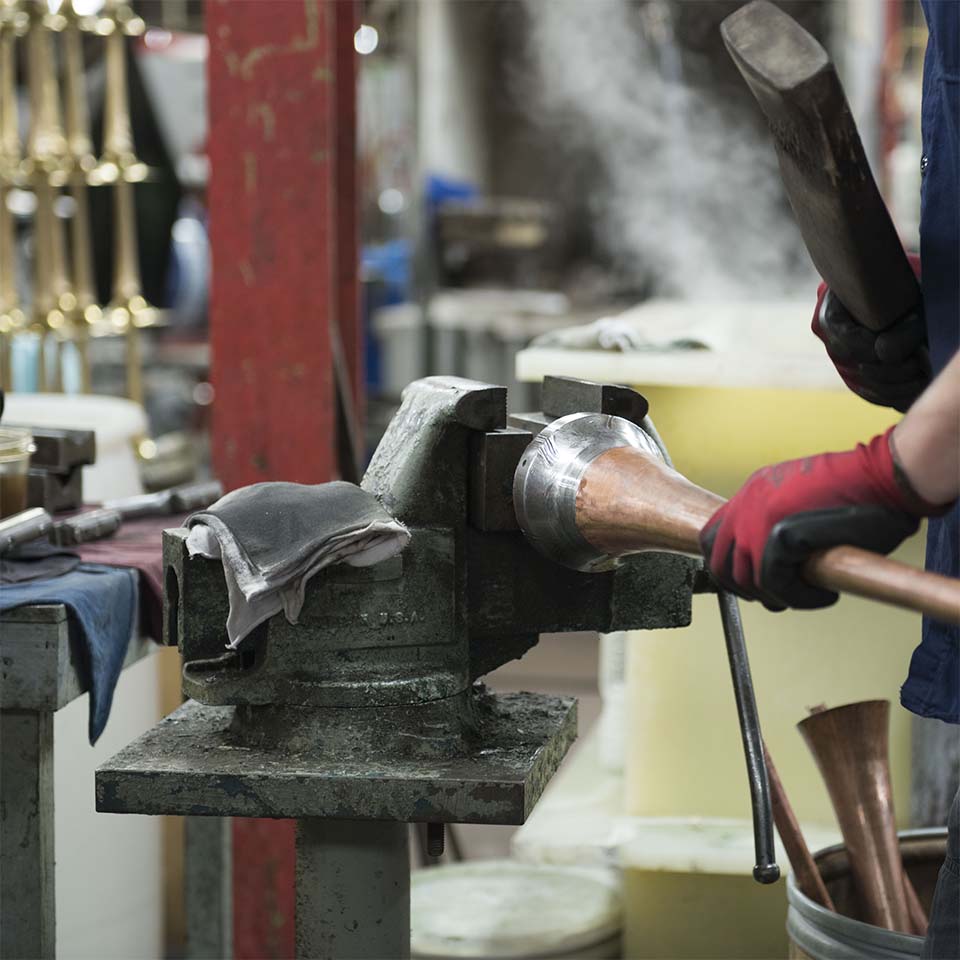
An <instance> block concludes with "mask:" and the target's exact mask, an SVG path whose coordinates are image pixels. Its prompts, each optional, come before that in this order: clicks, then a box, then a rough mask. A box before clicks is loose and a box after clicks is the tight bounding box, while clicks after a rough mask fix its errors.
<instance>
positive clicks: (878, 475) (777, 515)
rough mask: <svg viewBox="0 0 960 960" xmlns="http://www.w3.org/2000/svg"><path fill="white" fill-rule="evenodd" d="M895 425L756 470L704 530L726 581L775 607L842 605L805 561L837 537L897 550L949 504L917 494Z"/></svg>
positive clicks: (718, 575) (708, 553)
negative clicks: (844, 447) (842, 446)
mask: <svg viewBox="0 0 960 960" xmlns="http://www.w3.org/2000/svg"><path fill="white" fill-rule="evenodd" d="M892 432H893V428H891V429H890V430H888V431H887V433H885V434H882V435H881V436H878V437H875V438H874V439H873V440H872V441H871V442H870V444H869V445H867V446H864V445H863V444H859V445H858V446H857V448H856V449H855V450H849V451H847V452H845V453H824V454H820V455H819V456H815V457H805V458H804V459H802V460H788V461H786V462H785V463H778V464H775V465H773V466H769V467H764V468H763V469H762V470H758V471H757V472H756V473H755V474H753V476H751V477H750V479H749V480H747V482H746V483H745V484H744V485H743V487H742V488H741V489H740V491H739V492H738V493H737V494H736V495H735V496H734V497H733V498H732V499H731V500H729V501H728V502H727V503H725V504H724V505H723V506H722V507H721V508H720V509H719V510H718V511H717V512H716V513H715V514H714V515H713V516H712V517H711V518H710V520H709V521H708V522H707V524H706V525H705V526H704V528H703V530H702V531H701V532H700V545H701V548H702V549H703V555H704V558H705V559H706V562H707V566H708V568H709V569H710V572H711V573H712V574H713V576H714V578H715V579H716V580H717V581H719V583H720V584H721V585H722V586H723V587H725V588H727V589H728V590H732V591H733V592H734V593H737V594H739V595H740V596H742V597H746V598H747V599H749V600H754V599H756V600H761V601H762V602H763V604H764V605H765V606H766V607H768V608H769V609H771V610H782V609H784V608H785V607H800V608H813V607H825V606H829V605H830V604H831V603H834V602H835V601H836V599H837V594H836V593H834V592H832V591H830V590H824V589H822V588H820V587H814V586H811V585H810V584H809V583H807V582H806V581H805V580H804V579H803V574H802V570H803V565H804V563H805V562H806V561H807V560H808V559H809V557H810V556H811V554H813V553H815V552H817V551H819V550H823V549H826V548H828V547H834V546H837V545H838V544H852V545H853V546H857V547H863V548H865V549H867V550H872V551H874V552H876V553H889V552H890V551H891V550H893V549H894V547H896V546H897V545H898V544H899V543H900V542H901V541H902V540H904V539H905V538H906V537H908V536H910V534H912V533H914V532H915V531H916V529H917V526H918V525H919V518H920V517H922V516H927V515H932V514H935V513H938V512H941V509H942V508H939V507H937V506H934V505H932V504H928V503H926V502H925V501H923V500H922V499H921V498H920V497H919V496H917V494H916V493H914V492H913V491H912V490H911V488H910V485H909V482H908V481H907V479H906V476H905V475H904V474H903V471H902V470H901V469H900V468H899V467H898V466H897V464H896V461H895V458H894V453H893V449H892V446H891V434H892Z"/></svg>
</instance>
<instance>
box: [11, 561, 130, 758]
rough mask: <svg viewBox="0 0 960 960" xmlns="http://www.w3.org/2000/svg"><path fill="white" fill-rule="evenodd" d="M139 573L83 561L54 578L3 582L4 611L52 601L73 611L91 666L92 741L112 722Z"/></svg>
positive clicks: (89, 671)
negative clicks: (108, 720)
mask: <svg viewBox="0 0 960 960" xmlns="http://www.w3.org/2000/svg"><path fill="white" fill-rule="evenodd" d="M136 577H137V575H136V573H135V571H133V570H118V569H115V568H113V567H103V566H99V565H97V564H92V563H84V564H81V565H80V566H79V567H77V568H76V569H75V570H71V571H70V572H69V573H65V574H64V575H63V576H59V577H54V578H52V579H50V580H30V581H28V582H25V583H17V584H4V585H3V586H2V587H0V611H3V610H10V609H12V608H13V607H23V606H27V605H30V604H53V603H62V604H63V605H64V606H65V607H66V608H67V609H68V610H69V612H70V615H71V617H70V620H71V627H73V626H74V625H76V628H77V637H78V639H79V641H80V644H81V649H82V650H83V653H84V656H83V658H82V661H83V663H84V664H85V666H86V668H87V670H88V682H89V686H90V715H89V737H90V743H96V741H97V738H98V737H99V736H100V734H101V733H103V728H104V727H105V726H106V724H107V717H109V716H110V705H111V703H112V702H113V691H114V688H115V687H116V685H117V679H118V678H119V676H120V671H121V669H122V668H123V660H124V657H126V655H127V646H128V645H129V643H130V637H131V635H132V633H133V629H134V624H135V622H136V621H135V617H136V614H137V579H136ZM71 639H72V637H71Z"/></svg>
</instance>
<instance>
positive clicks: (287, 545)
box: [186, 481, 410, 648]
mask: <svg viewBox="0 0 960 960" xmlns="http://www.w3.org/2000/svg"><path fill="white" fill-rule="evenodd" d="M186 523H187V526H188V527H189V528H190V533H189V535H188V536H187V550H188V551H189V553H190V556H191V557H194V556H202V557H209V558H211V559H221V560H222V561H223V570H224V574H225V576H226V580H227V589H228V592H229V595H230V613H229V616H228V618H227V636H228V637H229V641H230V642H229V644H228V646H229V647H231V648H234V647H236V646H237V644H239V643H240V641H241V640H243V638H244V637H246V636H247V635H248V634H249V633H250V631H251V630H253V629H254V628H255V627H256V626H258V625H259V624H261V623H263V622H264V620H267V619H269V618H270V617H272V616H273V615H274V614H275V613H279V612H280V611H281V610H282V611H283V612H284V614H285V615H286V617H287V620H289V621H290V623H296V622H297V618H298V617H299V615H300V610H301V608H302V607H303V599H304V591H305V589H306V585H307V582H308V581H309V580H310V578H311V577H313V576H314V575H315V574H316V573H318V572H319V571H320V570H322V569H323V568H324V567H327V566H330V564H333V563H341V562H343V563H347V564H349V565H350V566H354V567H366V566H370V565H372V564H374V563H379V562H380V561H381V560H386V559H387V558H388V557H392V556H394V554H397V553H399V552H400V551H401V550H403V548H404V547H405V546H406V545H407V543H409V541H410V533H409V532H408V530H407V528H406V527H405V526H404V525H403V524H402V523H400V522H399V521H397V520H395V519H394V518H393V517H391V516H390V514H389V513H387V511H386V510H384V508H383V507H382V506H381V505H380V503H379V501H378V500H377V498H376V497H375V496H374V495H373V494H372V493H368V492H367V491H366V490H361V489H360V487H358V486H355V485H354V484H352V483H344V482H342V481H336V482H334V483H321V484H317V485H316V486H309V485H305V484H300V483H280V482H277V483H255V484H253V485H252V486H249V487H242V488H241V489H239V490H234V491H233V492H231V493H228V494H227V495H226V496H224V497H221V498H220V499H219V500H218V501H217V502H216V503H215V504H213V505H212V506H210V507H208V508H207V509H206V510H201V511H199V512H198V513H194V514H192V515H191V516H190V517H188V518H187V521H186Z"/></svg>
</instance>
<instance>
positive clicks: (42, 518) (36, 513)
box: [0, 507, 53, 556]
mask: <svg viewBox="0 0 960 960" xmlns="http://www.w3.org/2000/svg"><path fill="white" fill-rule="evenodd" d="M52 529H53V517H51V516H50V514H49V513H47V511H46V510H44V509H43V508H41V507H34V508H32V509H30V510H23V511H21V512H20V513H15V514H14V515H13V516H12V517H7V518H5V519H3V520H0V556H2V555H3V554H5V553H9V552H10V551H11V550H13V549H15V548H16V547H19V546H20V545H21V544H24V543H29V542H30V541H31V540H36V539H38V538H39V537H45V536H48V535H49V533H50V531H51V530H52Z"/></svg>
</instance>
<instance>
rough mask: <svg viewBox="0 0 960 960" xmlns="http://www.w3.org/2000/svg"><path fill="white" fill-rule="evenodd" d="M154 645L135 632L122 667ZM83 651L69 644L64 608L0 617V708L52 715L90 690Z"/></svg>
mask: <svg viewBox="0 0 960 960" xmlns="http://www.w3.org/2000/svg"><path fill="white" fill-rule="evenodd" d="M157 649H158V645H157V644H156V643H154V642H153V641H152V640H150V639H149V638H147V637H145V636H143V635H142V634H141V633H140V632H139V631H136V632H134V634H133V636H131V638H130V644H129V646H128V647H127V655H126V657H125V658H124V661H123V669H124V670H126V668H127V667H129V666H130V665H131V664H133V663H136V662H137V661H138V660H142V659H143V658H144V657H146V656H148V655H149V654H150V653H152V652H153V651H154V650H157ZM81 657H82V651H81V650H80V645H79V644H78V643H74V642H71V639H70V629H69V620H68V616H67V608H66V607H65V606H64V605H63V604H60V603H55V604H35V605H31V606H24V607H15V608H14V609H12V610H7V611H5V612H4V613H3V614H0V706H2V708H3V709H4V710H39V711H48V712H51V713H52V712H53V711H56V710H59V709H60V708H61V707H64V706H66V705H67V704H68V703H70V701H72V700H75V699H76V698H77V697H79V696H82V695H83V694H84V693H86V692H87V691H88V689H89V681H88V671H87V670H86V669H85V668H84V667H83V664H82V661H81Z"/></svg>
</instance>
